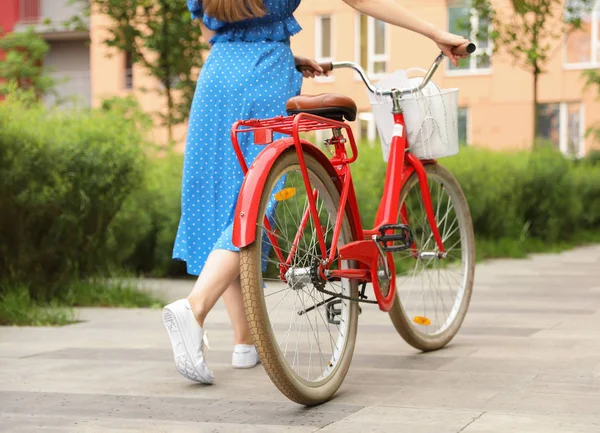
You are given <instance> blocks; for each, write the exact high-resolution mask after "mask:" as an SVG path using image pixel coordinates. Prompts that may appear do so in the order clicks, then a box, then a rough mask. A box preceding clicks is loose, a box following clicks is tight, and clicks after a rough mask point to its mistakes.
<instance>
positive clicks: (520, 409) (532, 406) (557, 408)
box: [484, 389, 600, 431]
mask: <svg viewBox="0 0 600 433" xmlns="http://www.w3.org/2000/svg"><path fill="white" fill-rule="evenodd" d="M599 408H600V395H598V394H595V395H594V394H591V395H590V394H564V393H563V394H548V393H543V392H531V391H530V390H528V389H523V390H519V391H515V392H507V393H502V394H499V395H497V396H496V397H494V398H492V399H491V400H490V401H488V402H487V403H486V404H485V406H484V410H485V411H489V412H503V413H515V414H538V415H549V416H551V415H556V414H560V415H565V416H566V415H573V416H574V417H580V418H582V419H593V420H596V421H598V422H600V409H599ZM599 431H600V430H599Z"/></svg>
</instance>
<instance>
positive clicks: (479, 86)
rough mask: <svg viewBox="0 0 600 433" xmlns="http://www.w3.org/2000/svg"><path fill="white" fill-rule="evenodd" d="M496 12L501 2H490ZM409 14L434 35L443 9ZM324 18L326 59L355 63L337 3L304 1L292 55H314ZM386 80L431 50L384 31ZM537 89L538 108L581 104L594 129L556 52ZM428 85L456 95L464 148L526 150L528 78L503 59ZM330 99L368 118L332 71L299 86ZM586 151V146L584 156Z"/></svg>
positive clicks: (435, 5) (361, 90) (348, 15)
mask: <svg viewBox="0 0 600 433" xmlns="http://www.w3.org/2000/svg"><path fill="white" fill-rule="evenodd" d="M495 3H496V4H498V5H499V6H506V5H504V4H503V3H505V2H503V1H496V2H495ZM403 4H405V5H406V6H407V7H408V8H409V9H410V10H411V11H412V12H413V13H415V14H416V15H418V16H420V17H426V18H427V19H428V20H429V21H430V22H432V23H433V24H434V25H436V26H437V27H438V28H442V29H446V28H447V21H448V17H447V7H446V4H447V2H445V1H441V0H437V1H428V2H422V1H419V0H407V1H405V2H403ZM324 14H331V15H332V20H333V22H332V26H333V27H332V28H333V34H334V43H333V56H334V58H335V59H336V60H350V61H356V58H355V36H356V33H355V25H356V21H355V20H356V12H355V11H354V10H352V9H351V8H350V7H349V6H347V5H346V4H344V3H343V2H323V1H317V0H304V1H303V2H302V3H301V4H300V8H299V9H298V11H297V12H296V17H297V19H298V21H299V22H300V24H301V25H302V27H303V29H304V31H303V32H301V33H300V34H299V35H297V36H296V37H294V38H293V42H292V48H293V50H294V52H295V53H297V54H300V55H305V56H314V55H315V25H316V17H317V16H318V15H324ZM388 38H389V63H388V72H391V71H394V70H396V69H408V68H410V67H421V68H424V69H427V68H428V67H429V65H430V64H431V62H432V61H433V59H434V58H435V57H436V55H437V54H438V49H437V47H436V46H435V45H434V44H433V43H432V42H431V41H429V40H428V39H427V38H424V37H422V36H420V35H417V34H414V33H411V32H408V31H406V30H404V29H399V28H395V27H391V26H389V27H388ZM547 71H548V72H547V74H545V75H543V76H542V78H541V80H540V83H539V95H540V97H539V100H540V102H541V103H546V102H583V103H584V105H585V118H584V121H585V124H586V129H587V127H589V126H591V125H592V124H594V123H596V122H600V102H599V101H597V100H596V98H595V95H592V94H590V92H589V91H588V92H585V93H584V91H583V80H582V78H581V75H582V71H572V70H565V69H564V68H563V64H562V50H561V49H560V48H558V49H557V50H556V51H555V55H554V56H553V58H552V60H551V62H550V63H549V65H548V67H547ZM434 81H435V82H436V83H437V84H438V85H440V87H443V88H453V87H458V88H459V89H460V91H459V106H462V107H469V108H470V110H469V111H470V122H471V125H470V126H471V131H470V132H471V141H472V143H473V144H475V145H478V146H486V147H491V148H498V149H500V148H528V147H529V146H530V144H531V136H532V134H533V77H532V75H531V74H529V73H527V72H525V71H523V70H521V69H518V68H517V67H515V66H514V65H513V64H512V62H511V58H510V57H509V56H506V55H505V54H502V53H499V54H494V56H493V58H492V71H491V74H488V75H464V76H449V75H447V74H446V68H445V64H444V67H443V68H441V69H440V70H438V72H437V73H436V75H435V76H434ZM321 92H337V93H343V94H346V95H348V96H351V97H352V98H354V99H355V101H356V102H357V105H358V107H359V110H361V111H370V106H369V102H368V97H367V93H366V89H365V87H364V85H363V84H362V83H361V82H359V81H358V80H356V79H355V77H354V74H353V73H352V72H350V71H345V70H342V71H336V73H335V78H334V81H333V82H323V83H317V82H314V81H305V85H304V87H303V93H321ZM591 146H592V141H591V139H587V140H586V149H590V148H591Z"/></svg>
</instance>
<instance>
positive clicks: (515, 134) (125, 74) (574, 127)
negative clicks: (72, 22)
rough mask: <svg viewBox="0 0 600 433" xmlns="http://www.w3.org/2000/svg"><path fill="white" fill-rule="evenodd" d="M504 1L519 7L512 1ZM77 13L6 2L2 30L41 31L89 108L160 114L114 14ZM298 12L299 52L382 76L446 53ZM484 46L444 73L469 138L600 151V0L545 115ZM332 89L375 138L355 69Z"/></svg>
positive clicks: (456, 2) (574, 40) (563, 56)
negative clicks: (116, 101)
mask: <svg viewBox="0 0 600 433" xmlns="http://www.w3.org/2000/svg"><path fill="white" fill-rule="evenodd" d="M569 1H570V0H569ZM505 2H506V4H504V3H505ZM494 3H495V4H496V5H497V6H499V7H504V8H505V9H506V8H508V7H510V6H509V5H508V2H507V0H496V1H495V2H494ZM404 4H405V5H406V6H407V7H408V8H409V9H410V10H411V11H413V12H414V13H415V14H416V15H418V16H420V17H424V18H426V19H427V20H428V21H430V22H432V23H433V24H434V25H436V26H437V27H439V28H442V29H447V30H449V31H453V32H458V33H461V32H463V30H461V28H460V26H459V25H458V23H459V22H464V20H465V17H467V18H468V21H469V22H470V27H471V30H472V32H473V34H475V33H477V32H478V31H479V30H481V29H485V28H487V27H488V23H486V22H484V21H483V20H482V19H479V17H478V16H477V14H476V13H475V11H473V10H471V9H470V7H469V5H468V1H466V0H428V1H422V0H405V1H404ZM79 7H81V5H79ZM77 8H78V6H77V5H76V4H75V5H74V4H72V3H70V2H69V0H4V1H3V3H2V5H1V6H0V26H2V27H3V28H4V30H5V31H11V30H13V31H19V30H23V29H25V28H26V27H27V26H30V25H33V26H34V28H35V29H36V31H37V32H38V33H39V34H41V35H42V36H43V37H44V38H45V39H46V41H47V42H48V43H49V44H50V47H51V48H50V51H49V53H48V55H47V57H46V60H45V63H46V64H47V65H48V66H49V68H51V71H52V72H51V73H52V74H53V75H54V77H55V78H57V80H58V82H59V85H58V89H57V90H58V94H59V96H60V97H61V98H69V97H76V98H77V99H78V100H79V103H80V104H83V105H84V106H98V105H99V104H100V103H101V101H102V100H103V99H105V98H108V97H112V96H126V95H129V94H134V95H135V96H136V97H137V98H138V99H139V100H140V102H141V104H142V106H143V107H144V109H145V110H146V111H148V112H157V111H159V110H160V109H161V100H160V99H159V98H157V97H156V95H155V94H154V92H147V91H146V92H142V91H141V90H140V89H142V88H145V89H152V88H153V86H159V85H160V84H159V83H158V82H156V80H154V79H152V78H151V77H148V76H147V75H146V74H145V73H144V71H143V70H142V69H141V68H139V67H137V66H136V65H133V64H132V62H131V59H130V58H129V56H127V55H126V54H124V53H122V52H118V51H114V50H112V51H111V50H110V49H108V48H107V47H106V46H105V45H104V43H103V41H104V39H105V37H106V36H107V31H106V28H107V27H108V26H109V25H110V22H109V20H108V19H107V18H106V17H104V16H102V15H99V14H92V15H91V17H90V18H83V24H84V30H83V31H73V30H69V29H68V28H66V27H64V26H63V25H61V23H63V22H65V21H67V20H69V19H70V18H71V17H72V16H74V15H77V14H80V11H79V10H78V9H77ZM295 15H296V18H297V19H298V21H299V22H300V24H301V25H302V27H303V31H302V32H301V33H300V34H298V35H296V36H294V37H293V38H292V49H293V50H294V52H295V53H296V54H298V55H303V56H306V57H313V58H316V59H318V60H319V61H330V60H350V61H355V62H356V63H359V64H361V65H362V66H363V68H364V69H365V71H367V72H368V73H369V75H370V76H371V77H372V78H374V79H378V78H382V77H385V76H387V75H388V74H390V73H392V72H393V71H395V70H397V69H408V68H414V67H418V68H424V69H427V68H428V67H429V65H430V64H431V62H432V61H433V59H434V58H435V56H436V55H437V54H438V49H437V47H436V46H435V44H433V43H432V42H431V41H429V40H428V39H426V38H424V37H422V36H420V35H416V34H412V33H411V32H408V31H406V30H403V29H399V28H396V27H393V26H390V25H387V24H385V23H383V22H381V21H377V20H374V19H373V18H370V17H366V16H362V15H360V14H358V13H356V12H355V11H354V10H353V9H352V8H350V7H349V6H347V5H346V4H345V3H344V2H342V1H341V0H336V1H318V0H303V1H302V2H301V4H300V7H299V9H298V10H297V12H296V14H295ZM463 27H464V26H463ZM479 33H481V32H479ZM475 42H476V43H477V45H478V50H477V52H476V53H475V55H473V56H471V58H470V59H468V60H465V61H463V62H462V63H461V65H460V66H459V67H458V68H455V67H452V66H451V65H450V64H449V63H448V62H445V63H444V65H443V66H442V67H441V68H440V69H439V70H438V72H437V73H436V75H435V77H434V81H435V82H436V84H437V85H439V87H441V88H459V89H460V90H459V112H458V123H459V135H460V139H461V141H462V142H464V143H467V144H470V145H476V146H483V147H489V148H493V149H526V148H529V147H531V136H532V135H533V125H534V122H537V124H538V128H539V133H540V135H541V136H542V137H544V138H546V139H548V140H550V141H551V142H552V143H553V144H554V145H555V146H556V147H557V148H559V149H560V150H561V151H563V152H564V153H566V154H571V155H576V156H582V155H584V154H586V153H587V152H589V150H590V149H592V147H594V146H598V144H597V143H594V142H593V140H592V138H589V137H588V138H586V136H585V135H586V134H585V132H586V131H587V130H588V128H590V127H591V126H592V125H594V124H596V123H598V122H600V101H598V99H597V94H595V92H594V91H593V90H592V89H588V90H584V79H583V76H582V75H583V72H584V71H585V70H588V69H597V68H600V0H599V1H597V2H596V5H595V8H594V10H593V11H592V12H591V13H590V14H588V15H587V16H585V17H584V18H583V26H582V29H581V30H579V31H577V32H573V33H571V34H570V35H569V36H568V37H564V38H563V39H562V40H560V41H559V43H558V44H557V49H556V50H555V52H554V55H553V57H552V59H551V61H550V63H549V64H548V67H547V72H546V73H545V74H544V75H542V76H541V78H540V82H539V100H540V103H541V106H540V107H539V110H538V111H539V112H538V118H537V119H534V110H533V77H532V75H531V74H530V73H528V72H525V71H523V70H522V69H519V68H518V67H516V66H515V65H514V64H513V63H512V61H511V58H510V57H509V56H507V55H506V54H503V53H496V54H493V55H492V51H493V47H492V44H491V42H490V41H488V40H487V39H486V38H485V37H483V38H480V40H477V41H475ZM416 73H417V74H418V72H416ZM324 92H333V93H341V94H345V95H347V96H350V97H352V98H353V99H354V100H355V101H356V103H357V105H358V107H359V112H360V114H359V116H358V119H357V121H356V122H355V125H354V127H355V133H356V134H358V135H359V136H360V137H361V138H366V139H371V140H373V139H375V137H376V136H377V132H376V128H375V123H374V120H373V115H372V113H371V106H370V104H369V99H368V95H367V92H366V89H365V87H364V85H363V84H362V82H361V81H360V80H359V79H358V77H357V75H356V74H355V73H353V72H352V71H349V70H341V71H336V72H335V73H334V74H332V76H331V77H327V78H319V79H317V80H306V81H305V83H304V87H303V93H324ZM185 129H186V128H185V125H181V126H180V127H178V128H177V129H176V130H175V138H176V139H177V140H178V141H179V142H181V143H182V145H183V141H184V137H185ZM154 135H155V139H157V140H158V141H164V140H165V139H166V133H165V131H164V129H163V128H156V130H155V134H154Z"/></svg>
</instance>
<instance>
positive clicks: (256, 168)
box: [232, 137, 362, 248]
mask: <svg viewBox="0 0 600 433" xmlns="http://www.w3.org/2000/svg"><path fill="white" fill-rule="evenodd" d="M301 143H302V150H303V152H304V153H305V154H309V155H311V156H313V157H314V158H315V159H316V160H317V161H319V162H320V163H321V164H322V165H323V167H324V168H325V169H326V170H327V171H328V172H329V174H330V175H331V178H332V179H333V181H334V183H335V184H336V187H337V188H338V191H340V193H341V191H342V180H341V178H340V177H339V175H338V174H337V172H336V170H335V168H334V167H333V165H331V162H330V161H329V159H328V158H327V156H325V154H324V153H323V152H321V151H320V150H319V149H318V148H317V147H315V146H314V145H313V144H312V143H310V142H308V141H306V140H301ZM293 147H294V139H293V138H292V137H288V138H283V139H280V140H277V141H275V142H273V143H271V144H269V145H268V146H267V147H266V148H265V149H263V150H262V151H261V152H260V153H259V154H258V156H257V157H256V159H255V160H254V162H253V163H252V165H251V166H250V168H249V169H248V172H247V173H246V177H245V178H244V182H243V183H242V188H241V190H240V194H239V196H238V201H237V205H236V208H235V215H234V219H233V238H232V242H233V245H235V246H236V247H238V248H243V247H246V246H248V245H250V244H251V243H252V242H254V240H255V238H256V220H257V218H258V207H259V205H260V203H259V198H260V194H261V193H262V191H263V188H264V186H265V182H266V181H267V177H268V176H269V173H270V171H271V167H272V166H273V164H274V163H275V161H276V160H277V158H278V157H279V156H280V155H281V154H282V153H283V152H284V151H285V150H287V149H289V148H293ZM347 206H348V209H351V211H350V212H347V213H346V215H347V217H348V218H350V219H351V221H350V223H351V227H353V230H354V233H353V236H354V239H356V240H358V239H361V238H362V226H361V224H360V218H359V217H358V208H357V203H356V196H355V194H354V188H353V186H352V185H351V188H350V191H349V195H348V202H347Z"/></svg>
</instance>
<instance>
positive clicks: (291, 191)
mask: <svg viewBox="0 0 600 433" xmlns="http://www.w3.org/2000/svg"><path fill="white" fill-rule="evenodd" d="M295 195H296V188H284V189H282V190H281V191H279V192H278V193H275V200H277V201H284V200H289V199H290V198H292V197H293V196H295Z"/></svg>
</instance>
